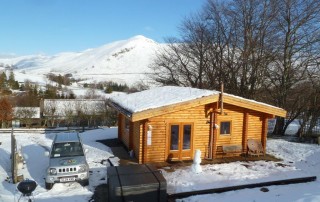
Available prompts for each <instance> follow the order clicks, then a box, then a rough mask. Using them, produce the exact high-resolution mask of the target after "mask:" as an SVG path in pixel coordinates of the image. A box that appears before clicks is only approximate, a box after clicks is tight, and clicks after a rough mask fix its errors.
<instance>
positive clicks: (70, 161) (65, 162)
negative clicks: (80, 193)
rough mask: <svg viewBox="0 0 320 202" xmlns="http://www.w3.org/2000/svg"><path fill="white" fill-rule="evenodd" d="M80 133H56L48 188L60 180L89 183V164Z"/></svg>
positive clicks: (49, 168) (48, 171)
mask: <svg viewBox="0 0 320 202" xmlns="http://www.w3.org/2000/svg"><path fill="white" fill-rule="evenodd" d="M85 152H86V151H84V150H83V145H82V142H81V139H80V137H79V134H78V133H76V132H73V133H59V134H56V136H55V138H54V140H53V143H52V147H51V152H50V153H48V152H46V155H47V156H49V158H50V159H49V167H48V169H47V176H46V178H45V185H46V189H51V188H52V186H53V184H54V183H58V182H79V183H80V184H81V185H82V186H87V185H89V166H88V163H87V161H86V157H85Z"/></svg>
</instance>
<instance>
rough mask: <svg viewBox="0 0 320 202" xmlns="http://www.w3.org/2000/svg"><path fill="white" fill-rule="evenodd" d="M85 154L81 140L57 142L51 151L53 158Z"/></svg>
mask: <svg viewBox="0 0 320 202" xmlns="http://www.w3.org/2000/svg"><path fill="white" fill-rule="evenodd" d="M83 155H84V154H83V150H82V146H81V143H80V142H63V143H55V144H54V145H53V148H52V151H51V158H57V157H69V156H83Z"/></svg>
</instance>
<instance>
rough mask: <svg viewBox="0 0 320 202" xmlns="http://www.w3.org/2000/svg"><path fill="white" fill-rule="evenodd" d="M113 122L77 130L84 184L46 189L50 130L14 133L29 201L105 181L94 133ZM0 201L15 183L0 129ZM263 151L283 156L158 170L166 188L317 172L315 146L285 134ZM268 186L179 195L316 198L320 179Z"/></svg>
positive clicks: (241, 199)
mask: <svg viewBox="0 0 320 202" xmlns="http://www.w3.org/2000/svg"><path fill="white" fill-rule="evenodd" d="M116 133H117V128H101V129H96V130H91V131H86V132H84V133H81V136H82V138H83V141H84V145H85V148H87V149H88V150H89V152H88V153H87V160H88V163H89V166H90V171H91V175H90V185H89V186H88V187H81V186H80V185H79V184H77V183H66V184H55V185H54V187H53V188H52V190H50V191H47V190H46V189H45V188H44V179H43V178H44V176H45V172H46V167H47V165H48V159H47V157H45V155H44V152H45V150H46V149H48V148H50V146H51V143H52V139H53V136H54V134H50V133H49V134H32V133H17V134H16V139H17V142H18V145H19V148H21V152H22V153H23V156H24V157H25V161H26V164H25V165H24V168H23V169H21V170H20V171H19V172H20V173H21V174H23V175H24V177H25V178H29V179H33V180H35V181H36V182H37V183H38V187H37V189H36V190H35V191H34V193H33V194H34V199H35V201H46V202H55V201H78V202H81V201H89V200H90V198H91V197H92V195H93V192H94V188H95V187H96V186H97V185H99V184H104V183H106V178H105V177H106V167H107V166H108V164H107V162H106V159H108V158H109V157H110V156H112V152H111V150H110V149H109V148H108V147H106V146H105V145H103V144H100V143H98V142H96V140H98V139H107V138H115V137H116ZM0 142H2V145H0V179H1V183H0V201H5V202H7V201H8V202H9V201H17V199H18V197H19V195H20V194H19V192H18V191H17V189H16V185H14V184H11V183H9V182H7V181H5V179H6V178H7V177H8V176H9V175H10V146H11V144H10V134H8V133H3V134H0ZM267 147H268V148H267V149H268V153H269V154H273V155H275V156H276V157H279V158H282V159H284V161H282V162H267V161H256V162H234V163H228V164H214V165H202V166H201V167H202V170H203V172H202V173H199V174H194V173H192V172H191V167H184V168H181V169H177V170H175V171H174V172H166V169H163V174H164V176H165V178H166V179H167V184H168V185H167V189H168V193H176V192H182V191H183V192H184V191H191V190H198V189H210V188H217V187H224V186H232V185H240V184H247V183H257V182H264V181H270V180H279V179H288V178H294V177H303V176H317V177H318V178H319V177H320V146H318V145H310V144H299V143H292V142H287V141H285V140H268V146H267ZM267 188H268V189H269V191H268V192H262V191H260V188H255V189H244V190H238V191H231V192H225V193H221V194H210V195H201V196H193V197H189V198H186V199H182V200H180V201H192V202H193V201H237V202H248V201H255V202H260V201H298V202H309V201H314V202H316V201H320V181H319V179H317V180H316V181H315V182H310V183H303V184H294V185H282V186H270V187H267Z"/></svg>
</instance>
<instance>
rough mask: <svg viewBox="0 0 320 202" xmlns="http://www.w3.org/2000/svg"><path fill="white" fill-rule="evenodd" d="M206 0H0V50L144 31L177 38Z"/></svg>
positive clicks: (68, 47) (37, 49)
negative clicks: (184, 21)
mask: <svg viewBox="0 0 320 202" xmlns="http://www.w3.org/2000/svg"><path fill="white" fill-rule="evenodd" d="M205 2H206V0H0V5H1V11H0V27H1V31H0V54H1V55H4V54H16V55H27V54H47V55H53V54H56V53H59V52H66V51H82V50H85V49H88V48H94V47H99V46H101V45H104V44H107V43H110V42H112V41H116V40H122V39H128V38H130V37H133V36H135V35H144V36H146V37H148V38H151V39H153V40H155V41H157V42H163V38H165V37H168V36H178V29H177V27H178V26H179V25H180V24H181V22H182V20H183V19H184V17H186V16H189V15H190V14H191V13H194V12H196V11H199V10H200V9H201V8H202V6H203V5H204V3H205Z"/></svg>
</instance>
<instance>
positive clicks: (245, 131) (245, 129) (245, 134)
mask: <svg viewBox="0 0 320 202" xmlns="http://www.w3.org/2000/svg"><path fill="white" fill-rule="evenodd" d="M248 127H249V113H248V111H247V110H246V109H245V110H244V113H243V130H242V152H243V153H244V154H245V153H247V146H248Z"/></svg>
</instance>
